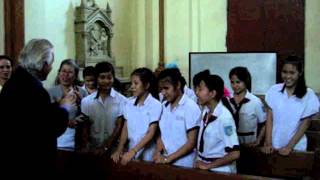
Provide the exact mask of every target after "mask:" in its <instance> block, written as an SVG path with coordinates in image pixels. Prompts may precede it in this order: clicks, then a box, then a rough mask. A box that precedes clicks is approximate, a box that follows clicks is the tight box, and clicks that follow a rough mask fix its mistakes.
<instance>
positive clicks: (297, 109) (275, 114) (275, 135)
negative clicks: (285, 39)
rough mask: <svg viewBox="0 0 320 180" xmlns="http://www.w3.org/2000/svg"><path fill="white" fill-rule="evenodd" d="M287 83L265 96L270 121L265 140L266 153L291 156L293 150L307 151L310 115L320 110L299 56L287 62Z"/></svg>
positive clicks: (285, 64) (276, 87) (285, 73)
mask: <svg viewBox="0 0 320 180" xmlns="http://www.w3.org/2000/svg"><path fill="white" fill-rule="evenodd" d="M281 77H282V79H283V81H284V83H281V84H276V85H274V86H272V87H271V88H270V89H269V90H268V92H267V94H266V102H267V105H268V109H267V122H266V141H265V146H264V148H263V151H264V152H265V153H267V154H269V153H272V152H273V150H277V151H278V152H279V154H281V155H288V154H290V152H291V151H293V150H298V151H306V148H307V138H306V136H305V131H306V130H307V129H308V127H309V125H310V120H311V116H313V115H314V114H315V113H317V112H318V110H319V101H318V99H317V96H316V95H315V93H314V92H313V90H311V89H310V88H307V86H306V83H305V79H304V73H303V63H302V61H301V60H300V59H299V58H298V57H296V56H289V57H288V58H287V59H286V60H285V61H284V66H283V68H282V71H281Z"/></svg>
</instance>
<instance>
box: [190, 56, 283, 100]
mask: <svg viewBox="0 0 320 180" xmlns="http://www.w3.org/2000/svg"><path fill="white" fill-rule="evenodd" d="M236 66H244V67H247V68H248V70H249V72H250V74H251V78H252V93H254V94H257V95H265V93H266V92H267V90H268V89H269V88H270V87H271V86H272V85H274V84H275V83H276V70H277V55H276V53H273V52H271V53H227V52H221V53H220V52H219V53H216V52H213V53H196V52H191V53H189V84H192V78H193V76H194V75H195V74H197V73H198V72H200V71H203V70H205V69H209V70H210V72H211V74H217V75H219V76H220V77H221V78H222V79H223V80H224V84H225V86H226V87H227V88H228V89H229V90H230V91H231V92H232V89H231V85H230V80H229V72H230V70H231V69H232V68H234V67H236Z"/></svg>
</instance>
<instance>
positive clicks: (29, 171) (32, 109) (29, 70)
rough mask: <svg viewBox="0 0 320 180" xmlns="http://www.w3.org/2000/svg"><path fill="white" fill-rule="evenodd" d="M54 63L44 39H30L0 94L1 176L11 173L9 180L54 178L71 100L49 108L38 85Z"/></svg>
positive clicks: (41, 86)
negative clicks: (18, 178) (59, 143)
mask: <svg viewBox="0 0 320 180" xmlns="http://www.w3.org/2000/svg"><path fill="white" fill-rule="evenodd" d="M53 61H54V53H53V45H52V44H51V43H50V42H49V41H48V40H46V39H32V40H31V41H29V42H28V44H27V45H26V46H25V47H24V48H23V50H22V51H21V53H20V57H19V66H18V67H17V68H16V70H15V71H14V72H13V74H12V76H11V78H10V79H9V80H8V81H7V82H6V83H5V85H4V86H3V89H2V92H1V94H0V111H1V114H0V117H1V126H0V127H1V130H0V133H1V136H0V138H1V141H0V142H1V147H2V153H1V155H0V156H1V157H0V158H1V161H0V162H1V164H2V165H1V167H2V168H1V171H3V172H1V174H2V175H3V174H6V173H10V174H9V176H8V177H9V178H10V179H15V176H17V177H18V176H19V177H20V176H22V177H24V178H26V179H29V178H32V179H35V178H36V179H37V178H41V179H50V178H52V177H54V175H55V163H56V157H55V156H56V148H57V145H56V144H57V141H56V139H57V137H58V136H59V135H61V134H62V133H63V132H64V131H65V129H66V127H67V122H68V113H67V111H66V109H68V108H67V107H69V106H70V105H72V103H74V102H73V101H74V100H73V99H71V98H69V99H67V100H66V101H65V102H64V104H63V107H65V108H60V107H59V106H58V105H54V104H51V101H50V96H49V94H48V92H47V91H46V90H45V89H44V87H43V85H42V83H41V81H43V80H45V79H46V78H47V76H48V74H49V72H50V71H51V66H52V63H53ZM12 172H13V173H12ZM5 177H6V176H5Z"/></svg>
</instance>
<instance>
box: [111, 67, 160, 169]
mask: <svg viewBox="0 0 320 180" xmlns="http://www.w3.org/2000/svg"><path fill="white" fill-rule="evenodd" d="M131 89H132V93H133V97H131V98H130V99H129V101H128V103H127V104H126V105H125V108H124V119H125V120H126V121H125V123H124V126H123V128H122V131H121V136H120V142H119V145H118V147H117V149H116V151H115V152H114V153H113V154H112V156H111V158H112V159H113V161H114V162H116V163H118V162H119V161H121V164H123V165H125V164H127V163H128V162H129V161H131V160H132V159H142V160H144V161H152V155H153V151H154V149H155V143H154V142H153V141H152V139H153V137H154V135H155V133H156V130H157V128H158V121H159V119H160V115H161V111H162V106H161V103H160V102H159V101H158V100H157V99H156V98H158V90H157V87H156V81H155V77H154V75H153V73H152V71H151V70H150V69H147V68H138V69H136V70H134V71H133V72H132V74H131ZM127 140H129V148H128V151H127V152H125V153H124V149H125V147H124V146H125V144H126V142H127Z"/></svg>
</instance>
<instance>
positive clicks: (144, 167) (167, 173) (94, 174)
mask: <svg viewBox="0 0 320 180" xmlns="http://www.w3.org/2000/svg"><path fill="white" fill-rule="evenodd" d="M58 155H59V158H58V162H57V167H58V169H59V172H60V173H62V174H59V175H60V176H59V177H58V178H60V177H63V179H65V178H70V179H96V180H105V179H130V180H150V179H152V180H195V179H198V180H200V179H201V180H211V179H270V178H266V177H259V176H252V175H240V174H230V173H214V172H209V171H203V170H196V169H191V168H180V167H174V166H171V165H157V164H153V163H147V162H137V161H132V162H130V163H129V164H128V165H126V166H122V165H118V164H115V163H113V161H112V160H111V159H110V158H109V157H110V155H106V156H103V157H99V156H94V155H92V154H79V153H72V152H66V151H59V153H58ZM67 162H68V164H65V163H67ZM70 162H71V163H70ZM62 167H64V168H69V169H61V168H62Z"/></svg>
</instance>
